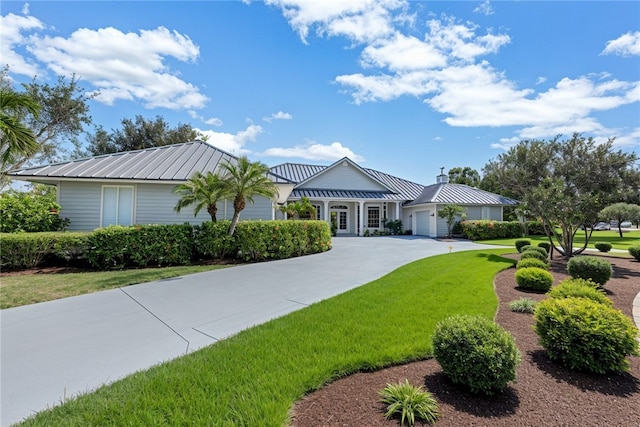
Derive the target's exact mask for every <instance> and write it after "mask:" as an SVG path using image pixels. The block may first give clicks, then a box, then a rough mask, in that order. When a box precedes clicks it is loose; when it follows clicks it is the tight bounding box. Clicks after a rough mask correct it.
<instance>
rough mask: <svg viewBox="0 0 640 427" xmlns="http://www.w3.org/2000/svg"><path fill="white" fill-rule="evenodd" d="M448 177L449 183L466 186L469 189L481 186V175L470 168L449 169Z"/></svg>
mask: <svg viewBox="0 0 640 427" xmlns="http://www.w3.org/2000/svg"><path fill="white" fill-rule="evenodd" d="M448 175H449V182H450V183H452V184H464V185H468V186H469V187H477V186H479V185H480V174H479V173H478V171H477V170H475V169H473V168H471V167H469V166H465V167H464V168H461V167H455V168H452V169H449V174H448Z"/></svg>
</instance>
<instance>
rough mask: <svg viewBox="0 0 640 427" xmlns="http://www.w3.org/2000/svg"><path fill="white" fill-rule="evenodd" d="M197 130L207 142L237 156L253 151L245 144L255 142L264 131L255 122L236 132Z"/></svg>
mask: <svg viewBox="0 0 640 427" xmlns="http://www.w3.org/2000/svg"><path fill="white" fill-rule="evenodd" d="M195 130H196V131H197V132H199V133H201V134H202V135H203V136H204V137H205V139H206V140H207V143H209V144H211V145H213V146H214V147H217V148H219V149H221V150H223V151H226V152H228V153H231V154H233V155H235V156H241V155H244V154H249V153H251V150H249V149H247V148H245V145H247V143H249V142H254V141H255V140H256V139H257V137H258V135H260V134H261V133H262V131H263V129H262V127H261V126H258V125H254V124H250V125H249V126H247V128H246V129H244V130H241V131H238V133H236V134H232V133H227V132H216V131H213V130H202V129H197V128H196V129H195Z"/></svg>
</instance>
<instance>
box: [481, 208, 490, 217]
mask: <svg viewBox="0 0 640 427" xmlns="http://www.w3.org/2000/svg"><path fill="white" fill-rule="evenodd" d="M482 219H491V208H490V207H488V206H484V207H483V208H482Z"/></svg>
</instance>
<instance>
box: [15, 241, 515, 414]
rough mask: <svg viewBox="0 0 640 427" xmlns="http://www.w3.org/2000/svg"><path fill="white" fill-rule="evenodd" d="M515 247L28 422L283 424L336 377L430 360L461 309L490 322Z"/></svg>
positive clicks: (344, 297) (409, 275) (406, 279)
mask: <svg viewBox="0 0 640 427" xmlns="http://www.w3.org/2000/svg"><path fill="white" fill-rule="evenodd" d="M509 252H513V249H493V250H483V251H469V252H458V253H451V254H444V255H439V256H435V257H431V258H426V259H423V260H420V261H416V262H414V263H411V264H408V265H406V266H404V267H401V268H399V269H397V270H395V271H393V272H392V273H390V274H388V275H386V276H384V277H382V278H380V279H378V280H376V281H373V282H371V283H369V284H367V285H364V286H361V287H358V288H356V289H353V290H351V291H349V292H346V293H344V294H341V295H338V296H336V297H333V298H330V299H328V300H325V301H322V302H319V303H316V304H313V305H311V306H309V307H307V308H305V309H302V310H299V311H296V312H293V313H291V314H289V315H286V316H283V317H281V318H279V319H275V320H272V321H270V322H268V323H265V324H263V325H260V326H257V327H254V328H251V329H248V330H245V331H243V332H241V333H239V334H237V335H235V336H233V337H231V338H228V339H226V340H223V341H220V342H218V343H216V344H214V345H211V346H209V347H207V348H204V349H201V350H199V351H197V352H194V353H192V354H189V355H187V356H184V357H181V358H179V359H176V360H174V361H170V362H166V363H164V364H162V365H159V366H156V367H154V368H151V369H149V370H147V371H143V372H139V373H136V374H134V375H131V376H129V377H127V378H125V379H123V380H121V381H118V382H116V383H114V384H112V385H109V386H104V387H102V388H100V389H99V390H97V391H96V392H94V393H90V394H87V395H84V396H81V397H79V398H77V399H75V400H71V401H68V402H67V403H65V404H63V405H62V406H59V407H56V408H53V409H51V410H47V411H44V412H42V413H40V414H37V415H36V416H35V417H34V418H32V419H29V420H28V421H26V422H25V423H24V424H23V425H27V426H51V425H64V426H103V425H112V426H121V425H127V426H158V425H184V426H191V425H193V426H200V425H203V426H204V425H206V426H282V425H286V423H287V420H288V416H289V410H290V409H291V407H292V405H293V404H294V403H295V402H296V401H297V400H298V399H300V398H301V397H302V396H304V394H305V393H307V392H309V391H311V390H314V389H317V388H319V387H321V386H322V385H323V384H325V383H327V382H329V381H331V380H333V379H336V378H339V377H342V376H345V375H348V374H350V373H352V372H355V371H363V370H374V369H378V368H381V367H383V366H388V365H393V364H398V363H402V362H407V361H410V360H418V359H424V358H426V357H428V356H429V355H430V354H431V335H432V333H433V329H434V326H435V324H436V323H437V322H438V321H439V320H441V319H443V318H445V317H447V316H451V315H454V314H459V313H466V314H479V315H482V316H486V317H488V318H493V316H494V314H495V312H496V309H497V304H498V301H497V297H496V295H495V293H494V291H493V277H494V276H495V274H497V273H498V272H499V271H501V270H504V269H505V268H508V267H510V266H512V265H513V263H514V261H513V260H510V259H506V258H503V257H501V256H500V255H501V254H504V253H509ZM461 266H464V267H463V268H461ZM354 397H355V396H354Z"/></svg>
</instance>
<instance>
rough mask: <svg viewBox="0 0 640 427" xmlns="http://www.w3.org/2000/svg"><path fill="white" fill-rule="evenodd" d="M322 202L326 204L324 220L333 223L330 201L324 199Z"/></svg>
mask: <svg viewBox="0 0 640 427" xmlns="http://www.w3.org/2000/svg"><path fill="white" fill-rule="evenodd" d="M322 203H323V204H324V220H325V221H327V222H328V223H331V215H329V201H328V200H324V201H323V202H322Z"/></svg>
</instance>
